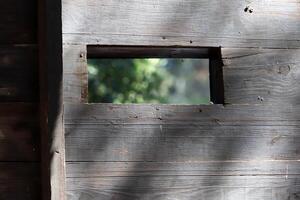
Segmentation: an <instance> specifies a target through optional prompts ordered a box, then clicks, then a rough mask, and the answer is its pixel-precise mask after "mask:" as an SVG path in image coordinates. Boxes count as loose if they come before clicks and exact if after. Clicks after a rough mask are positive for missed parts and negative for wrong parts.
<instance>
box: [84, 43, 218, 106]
mask: <svg viewBox="0 0 300 200" xmlns="http://www.w3.org/2000/svg"><path fill="white" fill-rule="evenodd" d="M87 50H88V51H87V52H88V54H87V55H88V79H89V80H88V102H89V103H116V104H128V103H129V104H130V103H140V104H177V105H200V104H201V105H205V104H211V103H215V104H223V75H222V65H221V59H220V58H219V57H220V56H219V48H190V47H179V48H173V47H125V46H122V47H106V46H88V49H87Z"/></svg>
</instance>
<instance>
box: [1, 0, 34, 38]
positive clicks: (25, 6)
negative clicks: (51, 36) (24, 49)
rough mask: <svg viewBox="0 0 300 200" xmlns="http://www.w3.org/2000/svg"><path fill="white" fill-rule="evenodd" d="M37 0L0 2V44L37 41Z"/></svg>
mask: <svg viewBox="0 0 300 200" xmlns="http://www.w3.org/2000/svg"><path fill="white" fill-rule="evenodd" d="M36 10H37V0H10V1H3V2H1V7H0V19H1V20H0V30H1V31H0V32H1V37H0V44H35V43H36V42H37V35H36V32H37V31H36V30H37V16H36V15H37V12H36Z"/></svg>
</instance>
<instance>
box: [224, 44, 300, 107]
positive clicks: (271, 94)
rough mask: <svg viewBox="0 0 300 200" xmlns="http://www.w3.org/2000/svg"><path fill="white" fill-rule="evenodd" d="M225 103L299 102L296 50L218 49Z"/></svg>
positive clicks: (298, 56) (298, 54)
mask: <svg viewBox="0 0 300 200" xmlns="http://www.w3.org/2000/svg"><path fill="white" fill-rule="evenodd" d="M222 58H223V63H224V67H223V69H224V70H223V73H224V87H225V103H229V104H277V105H290V104H293V105H299V104H300V90H299V86H300V50H299V49H289V50H286V49H257V48H252V49H239V48H236V49H235V48H222Z"/></svg>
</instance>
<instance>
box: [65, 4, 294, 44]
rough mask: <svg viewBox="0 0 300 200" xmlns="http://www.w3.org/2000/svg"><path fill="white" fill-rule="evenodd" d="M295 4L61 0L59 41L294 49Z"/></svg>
mask: <svg viewBox="0 0 300 200" xmlns="http://www.w3.org/2000/svg"><path fill="white" fill-rule="evenodd" d="M298 8H299V2H297V1H294V0H286V1H268V0H263V1H251V2H244V1H240V0H222V1H220V0H212V1H207V0H188V1H177V0H163V1H150V0H143V1H137V0H129V1H118V0H111V1H105V0H90V1H84V0H75V1H74V0H63V33H64V42H66V43H69V44H103V45H166V46H171V45H184V46H190V45H193V46H222V47H276V48H292V47H294V48H298V47H300V42H299V39H298V38H299V35H300V31H299V30H300V29H299V26H300V22H299V10H298Z"/></svg>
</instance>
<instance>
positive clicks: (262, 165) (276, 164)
mask: <svg viewBox="0 0 300 200" xmlns="http://www.w3.org/2000/svg"><path fill="white" fill-rule="evenodd" d="M66 164H67V178H91V177H130V176H266V175H268V176H279V175H282V176H284V177H288V176H290V175H299V174H300V162H299V161H235V162H232V161H219V162H218V161H211V162H192V161H191V162H67V163H66Z"/></svg>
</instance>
